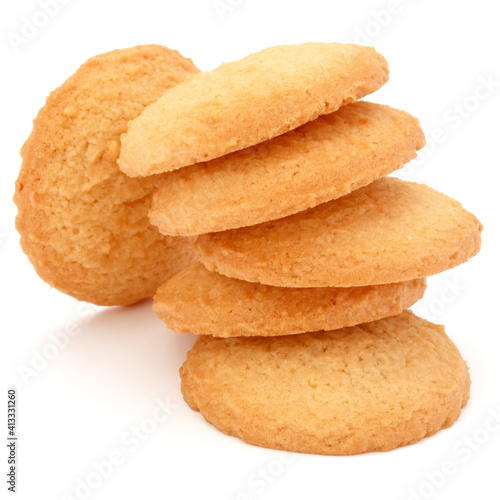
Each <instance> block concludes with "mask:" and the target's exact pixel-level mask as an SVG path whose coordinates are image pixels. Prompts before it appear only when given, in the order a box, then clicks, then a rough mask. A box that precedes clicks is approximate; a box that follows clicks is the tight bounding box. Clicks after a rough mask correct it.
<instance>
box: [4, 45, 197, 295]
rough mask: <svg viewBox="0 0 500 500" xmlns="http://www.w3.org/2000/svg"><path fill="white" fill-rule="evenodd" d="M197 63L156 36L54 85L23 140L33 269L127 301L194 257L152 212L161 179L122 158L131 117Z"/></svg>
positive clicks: (74, 287)
mask: <svg viewBox="0 0 500 500" xmlns="http://www.w3.org/2000/svg"><path fill="white" fill-rule="evenodd" d="M197 72H198V69H197V68H196V67H195V66H194V64H193V63H192V62H191V60H189V59H185V58H184V57H182V56H181V55H180V54H179V53H178V52H176V51H173V50H169V49H167V48H165V47H161V46H158V45H146V46H140V47H135V48H131V49H125V50H116V51H113V52H109V53H107V54H102V55H99V56H97V57H93V58H92V59H90V60H89V61H87V62H86V63H85V64H83V66H81V67H80V69H79V70H78V71H77V72H76V73H75V74H74V75H73V76H71V77H70V78H69V79H68V80H67V81H66V82H65V83H64V84H63V85H62V86H61V87H59V88H58V89H56V90H54V91H53V92H52V93H51V94H50V95H49V97H48V98H47V102H46V104H45V106H44V107H43V108H42V109H41V110H40V112H39V113H38V116H37V117H36V119H35V120H34V126H33V131H32V132H31V135H30V137H29V139H28V140H27V141H26V143H25V144H24V146H23V148H22V151H21V154H22V157H23V163H22V167H21V171H20V174H19V177H18V180H17V182H16V193H15V196H14V201H15V202H16V204H17V206H18V215H17V219H16V226H17V229H18V231H19V233H20V235H21V246H22V247H23V250H24V252H25V253H26V254H27V255H28V257H29V259H30V261H31V263H32V264H33V266H34V267H35V270H36V271H37V273H38V274H39V275H40V277H41V278H43V279H44V280H45V281H47V282H48V283H49V284H50V285H51V286H53V287H55V288H57V289H59V290H61V291H63V292H65V293H67V294H69V295H72V296H73V297H76V298H77V299H80V300H85V301H88V302H94V303H96V304H102V305H126V304H132V303H134V302H137V301H139V300H141V299H144V298H146V297H150V296H152V295H153V294H154V292H155V291H156V289H157V287H158V286H159V285H160V284H161V283H163V282H164V281H165V280H166V279H167V278H168V277H169V276H171V275H172V274H174V273H176V272H177V271H178V270H180V269H181V268H182V267H184V266H185V265H186V264H188V263H191V262H192V261H193V252H192V240H191V239H188V238H186V239H185V238H172V237H166V236H162V235H161V234H160V233H159V232H158V230H157V229H156V228H154V227H152V226H151V225H150V223H149V219H148V210H149V208H150V205H151V194H152V192H153V191H154V189H155V187H156V181H157V180H156V179H155V178H149V179H129V178H128V177H127V176H125V175H124V174H123V173H122V172H121V171H120V170H119V168H118V165H117V163H116V161H117V158H118V155H119V153H120V135H121V134H122V133H123V132H125V130H126V129H127V122H128V121H129V120H130V119H132V118H135V117H136V116H137V115H138V114H139V113H140V112H141V111H142V110H143V109H144V107H145V106H147V105H148V104H151V103H152V102H153V101H155V100H156V99H158V98H159V97H160V96H161V95H162V94H163V93H164V92H165V91H166V90H167V89H169V88H171V87H174V86H175V85H177V84H179V83H181V82H182V81H183V80H185V79H186V78H187V77H188V76H189V75H191V74H194V73H197Z"/></svg>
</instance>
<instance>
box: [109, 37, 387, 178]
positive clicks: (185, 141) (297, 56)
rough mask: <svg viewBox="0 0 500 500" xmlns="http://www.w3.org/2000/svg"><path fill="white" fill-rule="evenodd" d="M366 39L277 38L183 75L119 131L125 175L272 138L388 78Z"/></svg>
mask: <svg viewBox="0 0 500 500" xmlns="http://www.w3.org/2000/svg"><path fill="white" fill-rule="evenodd" d="M388 73H389V72H388V69H387V62H386V60H385V59H384V58H383V57H382V56H381V55H380V54H378V53H377V52H376V51H375V50H374V49H373V48H371V47H363V46H360V45H350V44H341V43H305V44H302V45H280V46H277V47H270V48H267V49H264V50H262V51H260V52H256V53H254V54H251V55H249V56H247V57H244V58H243V59H240V60H239V61H234V62H230V63H227V64H222V65H221V66H219V67H218V68H216V69H215V70H213V71H210V72H205V73H201V74H199V75H197V76H195V77H192V78H190V79H189V80H188V81H186V82H185V83H184V84H183V85H182V86H179V87H178V88H177V89H175V90H174V91H173V92H172V93H166V94H165V95H164V96H163V97H161V98H160V99H159V100H158V101H157V102H156V103H155V104H153V105H151V106H148V107H147V108H146V109H145V110H144V111H143V112H142V113H141V115H140V116H139V117H138V118H136V119H135V120H134V121H133V122H132V123H131V124H130V125H129V129H128V132H127V133H126V134H125V135H124V137H122V150H121V155H120V159H119V165H120V168H121V169H122V170H123V172H125V173H126V174H127V175H130V176H131V177H136V176H145V175H151V174H156V173H160V172H168V171H171V170H176V169H178V168H180V167H185V166H187V165H192V164H193V163H198V162H201V161H208V160H211V159H213V158H217V157H219V156H223V155H225V154H228V153H231V152H233V151H238V150H239V149H243V148H246V147H249V146H253V145H254V144H259V143H261V142H263V141H265V140H267V139H272V138H273V137H276V136H278V135H280V134H283V133H285V132H288V131H289V130H292V129H294V128H296V127H298V126H300V125H303V124H304V123H306V122H308V121H310V120H314V119H316V118H317V117H318V116H320V115H324V114H327V113H332V112H333V111H336V110H337V109H338V108H340V106H342V105H343V104H346V103H348V102H354V101H356V100H358V99H360V98H361V97H363V96H364V95H366V94H369V93H371V92H374V91H375V90H377V89H378V88H379V87H381V86H382V85H383V84H384V83H385V82H386V81H387V79H388Z"/></svg>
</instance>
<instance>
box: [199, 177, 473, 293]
mask: <svg viewBox="0 0 500 500" xmlns="http://www.w3.org/2000/svg"><path fill="white" fill-rule="evenodd" d="M482 229H483V226H482V225H481V223H480V222H479V221H478V220H477V219H476V217H474V215H472V214H471V213H469V212H467V211H466V210H465V209H464V208H463V207H462V205H461V204H460V203H458V202H457V201H455V200H452V199H451V198H448V197H447V196H445V195H444V194H441V193H438V192H437V191H434V190H433V189H431V188H430V187H428V186H426V185H424V184H417V183H414V182H407V181H402V180H400V179H396V178H394V177H384V178H382V179H378V180H376V181H374V182H373V183H371V184H369V185H368V186H365V187H363V188H361V189H358V190H357V191H354V192H352V193H350V194H348V195H346V196H344V197H342V198H339V199H338V200H334V201H330V202H327V203H323V204H322V205H318V206H317V207H314V208H311V209H309V210H307V211H305V212H300V213H298V214H295V215H290V216H289V217H285V218H283V219H279V220H276V221H272V222H266V223H263V224H259V225H257V226H251V227H246V228H241V229H231V230H229V231H224V232H220V233H211V234H205V235H202V236H199V237H198V239H197V240H196V245H197V250H198V253H199V255H200V260H201V262H202V263H203V264H204V265H205V267H206V268H207V269H208V270H210V271H217V272H219V273H221V274H224V275H226V276H229V277H232V278H238V279H242V280H246V281H256V282H259V283H264V284H266V285H274V286H284V287H324V286H331V287H352V286H364V285H381V284H384V283H395V282H399V281H409V280H412V279H416V278H423V277H426V276H430V275H432V274H436V273H439V272H441V271H445V270H446V269H449V268H452V267H454V266H457V265H458V264H461V263H463V262H465V261H466V260H468V259H469V258H470V257H472V256H474V255H475V254H476V253H477V252H478V251H479V249H480V247H481V230H482Z"/></svg>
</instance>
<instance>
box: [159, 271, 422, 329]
mask: <svg viewBox="0 0 500 500" xmlns="http://www.w3.org/2000/svg"><path fill="white" fill-rule="evenodd" d="M424 290H425V280H424V279H420V280H413V281H404V282H401V283H389V284H387V285H375V286H359V287H353V288H328V287H323V288H283V287H275V286H268V285H261V284H260V283H250V282H248V281H242V280H237V279H234V278H227V277H226V276H222V275H221V274H218V273H213V272H210V271H207V270H206V269H205V267H204V266H203V265H202V264H200V263H199V262H198V263H196V264H193V265H191V266H188V267H186V268H185V269H183V270H182V271H180V272H179V273H178V274H176V275H175V276H174V277H172V278H171V279H170V280H168V281H167V282H166V283H164V284H163V285H162V286H161V287H160V288H159V289H158V291H157V292H156V294H155V298H154V302H153V309H154V310H155V311H156V313H157V314H158V316H159V317H160V318H161V319H162V320H163V321H164V322H165V323H166V325H167V326H168V327H169V328H171V329H172V330H175V331H176V332H179V333H186V332H191V333H195V334H197V335H213V336H214V337H240V336H261V337H272V336H277V335H292V334H297V333H303V332H314V331H317V330H335V329H338V328H343V327H345V326H353V325H357V324H359V323H366V322H368V321H374V320H376V319H380V318H385V317H387V316H396V315H397V314H400V313H401V312H403V311H404V310H405V309H407V308H408V307H411V306H412V305H413V304H414V303H415V302H416V301H417V300H419V299H421V298H422V295H423V294H424Z"/></svg>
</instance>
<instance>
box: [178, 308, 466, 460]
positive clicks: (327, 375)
mask: <svg viewBox="0 0 500 500" xmlns="http://www.w3.org/2000/svg"><path fill="white" fill-rule="evenodd" d="M180 373H181V381H182V385H181V388H182V393H183V395H184V399H185V400H186V401H187V402H188V404H189V405H190V406H191V407H192V408H193V409H194V410H198V411H200V412H201V414H202V415H203V416H204V417H205V419H206V420H208V422H210V423H211V424H213V425H214V426H215V427H217V428H218V429H219V430H221V431H222V432H224V433H226V434H228V435H230V436H236V437H238V438H240V439H242V440H243V441H245V442H247V443H250V444H253V445H257V446H263V447H266V448H274V449H280V450H287V451H295V452H302V453H317V454H322V455H353V454H357V453H364V452H368V451H387V450H391V449H393V448H396V447H398V446H404V445H408V444H411V443H414V442H416V441H418V440H420V439H422V438H424V437H426V436H430V435H432V434H434V433H435V432H437V431H439V430H440V429H443V428H446V427H449V426H450V425H451V424H452V423H453V422H454V421H455V420H456V419H457V418H458V417H459V415H460V410H461V408H462V407H463V406H464V405H465V404H466V403H467V401H468V399H469V387H470V379H469V373H468V369H467V365H466V363H465V362H464V360H463V359H462V357H461V355H460V353H459V351H458V349H457V348H456V347H455V345H454V344H453V343H452V342H451V340H450V339H449V338H448V337H447V336H446V334H445V332H444V328H443V327H442V326H438V325H434V324H432V323H429V322H427V321H424V320H423V319H420V318H418V317H417V316H414V315H413V314H412V313H411V312H409V311H406V312H404V313H402V314H400V315H399V316H394V317H392V318H386V319H381V320H378V321H374V322H372V323H365V324H363V325H359V326H354V327H351V328H344V329H342V330H335V331H333V332H315V333H303V334H301V335H289V336H284V337H273V338H262V337H252V338H233V339H219V338H215V337H211V336H205V337H199V338H198V340H197V342H196V344H195V345H194V347H193V348H192V349H191V351H190V352H189V353H188V356H187V361H186V362H185V363H184V365H183V366H182V368H181V370H180Z"/></svg>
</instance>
